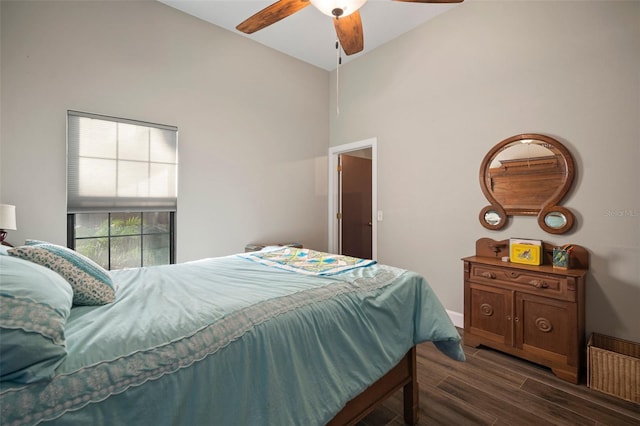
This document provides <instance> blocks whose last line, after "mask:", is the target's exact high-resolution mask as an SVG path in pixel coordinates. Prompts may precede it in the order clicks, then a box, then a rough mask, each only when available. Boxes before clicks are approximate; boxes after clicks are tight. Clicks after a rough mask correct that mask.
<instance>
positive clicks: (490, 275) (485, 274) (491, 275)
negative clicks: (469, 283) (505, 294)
mask: <svg viewBox="0 0 640 426" xmlns="http://www.w3.org/2000/svg"><path fill="white" fill-rule="evenodd" d="M480 275H482V276H483V277H484V278H489V279H490V280H495V279H496V274H494V273H493V272H488V271H485V272H483V273H482V274H480Z"/></svg>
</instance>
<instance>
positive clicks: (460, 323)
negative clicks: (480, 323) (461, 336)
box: [447, 309, 464, 328]
mask: <svg viewBox="0 0 640 426" xmlns="http://www.w3.org/2000/svg"><path fill="white" fill-rule="evenodd" d="M447 314H449V318H451V321H453V325H455V326H456V327H458V328H464V315H463V314H461V313H460V312H454V311H450V310H448V309H447Z"/></svg>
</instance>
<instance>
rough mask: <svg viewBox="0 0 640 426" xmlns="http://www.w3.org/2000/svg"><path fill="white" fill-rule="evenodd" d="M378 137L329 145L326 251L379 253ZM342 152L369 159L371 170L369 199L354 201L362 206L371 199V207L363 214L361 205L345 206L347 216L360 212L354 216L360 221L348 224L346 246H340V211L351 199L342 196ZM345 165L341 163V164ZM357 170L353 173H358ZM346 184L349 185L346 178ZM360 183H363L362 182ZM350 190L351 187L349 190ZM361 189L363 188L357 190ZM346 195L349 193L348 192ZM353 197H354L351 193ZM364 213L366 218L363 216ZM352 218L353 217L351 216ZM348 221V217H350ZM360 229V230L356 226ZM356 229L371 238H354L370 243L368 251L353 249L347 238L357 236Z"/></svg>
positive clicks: (368, 255)
mask: <svg viewBox="0 0 640 426" xmlns="http://www.w3.org/2000/svg"><path fill="white" fill-rule="evenodd" d="M377 144H378V141H377V139H376V138H370V139H365V140H361V141H357V142H352V143H348V144H344V145H338V146H332V147H330V148H329V174H328V178H329V194H328V195H329V200H328V201H329V203H328V207H329V222H328V231H329V240H328V251H329V252H331V253H342V254H349V255H352V256H358V257H362V258H368V259H374V260H375V259H377V256H378V242H377V241H378V225H379V223H380V221H382V211H379V210H378V197H377V190H378V177H377V168H378V167H377V161H378V148H377ZM343 155H347V156H350V157H357V158H364V159H367V160H369V161H368V163H369V166H368V170H369V172H370V175H369V176H370V177H369V179H370V180H369V183H368V186H369V188H370V191H366V192H368V193H369V194H370V198H369V200H368V201H364V202H362V201H358V202H356V204H357V205H361V206H363V205H364V204H367V202H368V203H370V207H369V209H368V210H367V213H366V214H363V213H362V211H364V207H362V208H354V209H352V208H349V207H347V210H348V211H347V212H346V214H347V216H349V215H350V211H351V210H353V211H354V212H360V213H359V214H360V215H362V217H361V218H360V219H357V221H358V222H359V225H357V226H353V227H351V226H350V225H348V226H347V229H345V232H346V235H344V237H345V238H347V241H346V242H345V243H346V246H345V249H344V250H343V248H342V246H343V241H342V240H343V232H342V229H341V228H342V225H343V222H344V221H343V219H342V215H343V213H345V212H344V211H343V205H342V204H343V202H344V201H347V203H348V202H349V201H350V200H348V199H347V200H343V196H344V194H343V191H342V184H343V182H342V176H341V173H340V172H339V169H340V157H341V156H343ZM343 166H344V165H343ZM347 169H348V170H347V173H349V166H347ZM357 174H358V173H356V175H357ZM347 180H349V176H347ZM346 184H347V186H348V185H350V184H349V182H348V181H347V183H346ZM361 185H362V184H361ZM349 191H351V190H349ZM360 192H364V190H363V191H360ZM347 198H349V196H347ZM353 198H356V197H353ZM365 217H366V218H365ZM354 220H355V219H354ZM349 221H351V219H349ZM357 228H359V229H360V232H359V231H358V229H357ZM363 228H364V229H366V232H364V231H363ZM358 233H360V235H361V236H365V238H368V239H369V238H370V240H369V241H370V242H368V243H367V242H364V243H363V242H362V239H361V238H357V240H359V241H360V242H357V243H356V244H361V245H365V246H367V247H370V251H369V249H367V251H366V252H365V251H360V250H359V249H354V248H353V247H352V246H351V243H350V242H349V239H350V238H352V237H354V236H355V237H357V236H358Z"/></svg>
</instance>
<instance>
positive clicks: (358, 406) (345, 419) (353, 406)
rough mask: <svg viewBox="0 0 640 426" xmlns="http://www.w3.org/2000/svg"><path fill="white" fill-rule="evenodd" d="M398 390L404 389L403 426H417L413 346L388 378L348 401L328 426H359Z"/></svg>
mask: <svg viewBox="0 0 640 426" xmlns="http://www.w3.org/2000/svg"><path fill="white" fill-rule="evenodd" d="M401 387H404V390H403V394H404V422H405V423H406V424H408V425H416V424H418V407H419V404H418V381H417V374H416V347H415V346H414V347H412V348H411V349H410V350H409V352H407V354H406V355H405V356H404V358H402V359H401V360H400V362H399V363H398V364H397V365H396V366H395V367H393V368H392V369H391V370H389V372H388V373H387V374H385V375H384V376H382V377H381V378H380V379H379V380H378V381H377V382H375V383H374V384H372V385H371V386H369V387H368V388H367V389H365V391H364V392H362V393H361V394H360V395H358V396H356V397H355V398H353V399H352V400H351V401H349V402H348V403H347V404H346V405H345V406H344V408H343V409H342V410H341V411H340V412H339V413H338V414H337V415H336V416H335V417H334V418H333V419H332V420H331V421H330V422H329V423H328V425H330V426H342V425H354V424H356V423H358V422H359V421H360V420H362V419H363V418H364V417H365V416H366V415H367V414H369V413H370V412H371V411H373V409H374V408H375V407H376V406H377V405H378V404H380V403H381V402H382V401H384V400H385V399H387V398H388V397H389V396H391V394H393V393H394V392H395V391H397V390H398V389H400V388H401Z"/></svg>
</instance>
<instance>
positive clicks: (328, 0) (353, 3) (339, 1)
mask: <svg viewBox="0 0 640 426" xmlns="http://www.w3.org/2000/svg"><path fill="white" fill-rule="evenodd" d="M366 2H367V0H311V4H312V5H314V6H315V7H317V8H318V9H319V10H320V12H322V13H324V14H325V15H329V16H331V17H335V16H341V17H343V16H349V15H351V14H352V13H353V12H355V11H356V10H358V9H360V8H361V7H362V5H363V4H365V3H366ZM334 10H337V11H339V12H338V15H336V12H334Z"/></svg>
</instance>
